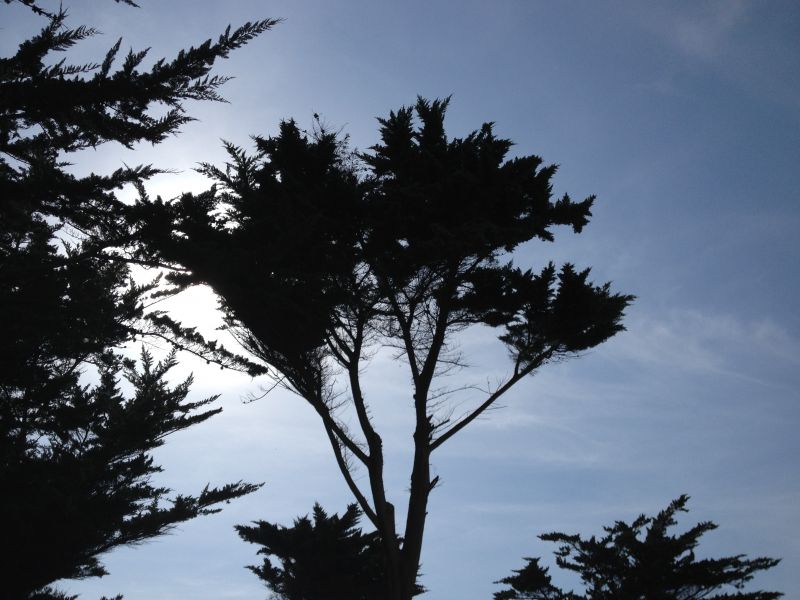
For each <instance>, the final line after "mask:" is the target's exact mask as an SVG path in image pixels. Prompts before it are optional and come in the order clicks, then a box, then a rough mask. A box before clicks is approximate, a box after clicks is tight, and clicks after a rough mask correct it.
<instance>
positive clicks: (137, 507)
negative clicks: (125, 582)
mask: <svg viewBox="0 0 800 600" xmlns="http://www.w3.org/2000/svg"><path fill="white" fill-rule="evenodd" d="M9 3H10V2H9V0H6V4H9ZM125 3H127V4H133V3H131V2H125ZM22 4H24V5H26V6H28V7H29V8H31V9H33V10H34V12H36V13H37V14H39V15H43V16H44V18H45V19H46V21H47V23H46V25H45V26H44V28H43V29H42V30H41V32H40V33H39V34H38V35H35V36H33V37H32V38H30V39H28V40H26V41H24V42H23V43H22V44H20V46H19V49H18V51H17V52H16V54H14V55H13V56H10V57H6V58H2V59H0V196H2V198H3V202H2V203H0V314H1V315H2V325H0V326H1V327H2V331H1V333H2V337H3V345H2V348H0V487H1V488H2V489H3V492H4V493H3V494H2V499H0V514H2V519H3V521H2V531H3V541H4V547H5V548H6V549H8V550H9V552H7V553H6V557H5V558H4V560H3V561H2V567H0V574H1V575H2V578H3V581H4V590H5V591H4V597H8V598H14V599H16V598H63V597H65V596H64V594H62V593H61V592H58V591H57V590H54V589H52V588H51V587H49V584H51V583H52V582H53V581H55V580H57V579H60V578H81V577H90V576H98V575H102V574H104V573H105V570H104V569H103V567H102V565H101V564H100V562H99V557H100V556H101V555H102V554H103V553H104V552H106V551H108V550H110V549H112V548H114V547H117V546H121V545H130V544H136V543H139V542H141V541H143V540H146V539H148V538H151V537H153V536H156V535H159V534H161V533H163V532H164V531H166V530H168V529H169V528H170V527H171V526H172V525H173V524H175V523H179V522H181V521H185V520H186V519H190V518H192V517H194V516H197V515H202V514H208V513H209V512H214V511H216V510H217V509H216V508H214V507H215V506H216V505H218V504H219V503H221V502H223V501H227V500H230V499H233V498H236V497H238V496H241V495H243V494H246V493H248V492H251V491H253V490H254V489H256V488H257V486H254V485H250V484H244V483H241V482H240V483H234V484H228V485H224V486H222V487H218V488H210V487H206V488H205V489H204V490H202V491H201V492H200V493H199V494H197V495H194V496H190V495H178V496H174V497H172V496H171V495H170V490H169V489H167V488H164V487H159V486H155V485H153V484H152V483H151V475H152V474H154V473H156V472H158V471H159V470H160V468H159V467H158V466H157V465H156V464H154V463H153V459H152V457H151V455H150V451H151V450H152V449H154V448H156V447H157V446H159V445H160V444H161V443H162V441H163V438H164V436H166V435H168V434H169V433H172V432H174V431H178V430H181V429H184V428H186V427H189V426H190V425H193V424H195V423H199V422H201V421H203V420H205V419H207V418H209V417H210V416H212V415H213V414H215V413H217V412H219V410H220V409H209V408H208V406H207V405H208V403H209V402H211V401H212V400H213V398H209V399H207V400H201V401H195V402H191V401H187V394H188V390H189V381H186V382H184V383H182V384H179V385H177V386H175V387H170V386H169V385H167V384H166V382H165V380H164V378H165V376H166V374H167V372H168V371H169V369H170V368H172V366H173V365H174V363H175V361H174V358H173V357H169V358H168V359H166V360H165V361H162V362H155V361H153V359H152V358H151V357H150V356H149V355H148V354H147V353H144V354H143V355H142V361H141V367H140V368H137V367H136V366H135V365H134V363H132V362H131V361H126V360H123V359H122V358H121V356H120V355H119V353H118V352H117V349H118V348H119V347H120V346H121V345H123V344H125V343H127V342H130V341H132V340H133V339H134V337H135V336H136V335H137V334H140V333H144V334H149V335H162V336H163V335H165V332H169V334H170V335H172V332H173V330H177V331H178V333H179V334H181V335H182V336H183V338H184V339H186V340H187V341H186V344H187V345H188V346H189V347H190V349H193V348H196V347H199V344H200V343H201V341H203V340H202V339H201V338H200V337H199V336H197V335H196V333H195V332H193V331H191V330H182V329H180V328H179V327H178V326H177V325H176V324H175V323H173V322H171V321H169V320H164V318H163V317H162V316H161V315H159V314H157V313H155V314H149V315H147V314H145V309H144V300H145V297H146V295H147V294H148V293H149V292H151V291H152V290H153V289H154V286H155V284H147V285H136V284H134V283H132V282H131V281H130V274H129V269H128V266H127V264H126V262H124V260H123V259H125V260H127V257H125V256H124V253H123V252H121V251H120V250H119V249H118V248H121V247H122V246H123V245H124V243H125V235H126V231H127V228H126V225H125V223H124V222H123V221H122V220H121V216H122V213H123V211H124V203H123V202H122V201H120V200H119V199H118V198H117V197H116V195H115V193H116V191H117V190H119V189H120V188H121V187H122V186H124V185H126V184H136V185H139V184H141V182H142V181H143V180H145V179H146V178H148V177H150V176H152V175H153V174H155V173H157V172H159V171H158V169H155V168H153V167H150V166H141V167H134V168H123V169H119V170H118V171H116V172H114V173H112V174H110V175H97V174H91V175H88V176H85V177H79V176H76V175H74V174H72V173H70V172H69V171H68V170H67V169H66V167H67V164H68V163H67V162H66V161H67V159H68V158H69V156H70V155H71V154H72V153H74V152H76V151H78V150H81V149H85V148H91V147H97V146H99V145H100V144H104V143H107V142H118V143H121V144H123V145H125V146H128V147H130V146H132V145H133V144H134V143H136V142H139V141H148V142H152V143H158V142H160V141H161V140H163V139H164V138H166V137H167V136H169V135H171V134H173V133H175V132H177V130H178V129H179V127H180V126H181V125H183V124H185V123H186V122H187V121H189V120H191V118H190V117H189V116H187V115H186V114H185V112H184V108H183V103H184V102H185V101H187V100H191V99H206V100H221V97H220V96H219V95H218V93H217V89H218V88H219V86H220V85H222V83H224V81H225V78H224V77H220V76H216V75H210V74H209V73H210V70H211V68H212V66H213V64H214V62H215V61H216V60H217V59H219V58H224V57H225V56H227V55H228V53H229V52H230V51H231V50H234V49H236V48H238V47H240V46H242V45H243V44H245V43H246V42H247V41H249V40H250V39H252V38H253V37H254V36H256V35H257V34H259V33H260V32H262V31H265V30H266V29H268V28H270V27H271V26H272V25H273V24H274V21H272V20H265V21H259V22H256V23H247V24H246V25H244V26H243V27H241V28H239V29H237V30H235V31H231V30H230V29H228V30H227V31H226V32H225V33H224V34H223V35H222V36H220V38H219V39H218V40H217V41H216V42H213V43H212V42H211V41H210V40H209V41H208V42H205V43H204V44H201V45H200V46H198V47H197V48H190V49H188V50H185V51H182V52H180V53H179V54H178V56H177V57H176V58H175V59H174V60H172V61H166V60H164V59H162V60H159V61H156V62H155V64H154V65H153V66H152V67H150V68H149V69H142V63H143V61H144V59H145V57H146V54H147V53H146V51H144V52H133V51H131V52H129V53H128V54H127V56H126V57H125V58H124V59H123V60H122V65H121V66H120V68H118V69H113V68H112V67H113V63H114V60H115V58H116V55H117V54H118V52H119V49H120V46H121V41H118V42H117V43H116V44H115V45H114V46H113V47H112V48H111V49H110V50H109V51H108V53H107V54H106V55H105V57H104V58H103V60H102V61H100V62H98V63H97V64H82V65H70V64H68V63H66V60H62V61H57V62H55V63H53V62H52V61H50V58H51V56H52V53H58V52H64V51H66V50H68V49H69V48H71V47H72V46H73V45H74V44H76V43H77V42H79V41H80V40H82V39H85V38H87V37H89V36H91V35H93V34H94V33H95V31H94V30H93V29H91V28H88V27H83V26H81V27H77V28H74V29H70V28H67V27H66V25H65V19H66V13H65V11H64V10H62V9H59V11H58V12H56V13H54V14H50V13H48V12H47V11H45V10H43V9H42V8H41V7H40V6H39V5H38V3H36V2H34V1H32V0H23V1H22ZM157 107H161V108H163V109H165V110H164V111H163V116H161V117H154V116H152V114H153V113H152V109H154V108H157ZM115 248H116V250H115ZM203 352H204V353H205V355H206V357H207V358H208V359H209V360H215V361H217V362H219V363H221V364H224V365H230V366H233V367H238V368H242V369H247V368H248V365H249V363H248V362H247V361H241V360H239V359H238V358H237V357H235V356H234V355H232V354H230V353H227V352H225V351H224V350H222V349H219V348H210V347H208V344H204V345H203ZM92 373H93V374H94V375H95V376H96V379H97V380H99V383H96V384H87V383H86V381H85V380H82V379H81V376H82V375H83V374H87V375H89V374H92ZM123 374H124V377H125V378H126V379H127V380H128V382H129V384H130V385H131V386H132V388H133V391H132V392H131V393H128V394H123V393H122V392H121V391H120V389H119V388H118V385H117V384H118V381H119V378H120V376H121V375H123Z"/></svg>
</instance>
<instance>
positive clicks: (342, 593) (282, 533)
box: [236, 504, 423, 600]
mask: <svg viewBox="0 0 800 600" xmlns="http://www.w3.org/2000/svg"><path fill="white" fill-rule="evenodd" d="M360 518H361V511H360V510H359V508H358V506H357V505H355V504H351V505H349V506H348V507H347V510H346V511H345V512H344V514H342V516H341V517H340V516H339V515H337V514H333V515H331V516H328V515H327V513H326V512H325V511H324V510H323V509H322V507H321V506H320V505H319V504H315V505H314V510H313V520H312V519H309V518H308V516H305V517H299V518H297V519H295V521H294V525H293V526H292V527H282V526H280V525H275V524H273V523H269V522H267V521H258V522H256V523H254V524H253V526H244V525H239V526H237V527H236V530H237V531H238V532H239V535H240V536H241V538H242V539H243V540H245V541H247V542H250V543H252V544H258V545H259V546H262V548H260V549H259V551H258V553H259V554H263V555H264V556H265V558H264V562H263V563H262V564H261V565H260V566H250V567H248V569H250V570H251V571H253V573H255V574H256V575H257V576H258V577H259V579H261V580H262V581H263V582H264V583H265V585H266V586H267V587H268V589H269V590H270V591H272V592H274V594H275V595H276V597H278V598H281V599H282V600H374V599H375V598H381V597H383V596H384V593H385V590H384V588H383V586H384V585H385V578H384V573H383V572H384V561H383V554H382V552H381V545H380V540H379V538H378V534H377V532H372V533H366V534H365V533H362V531H361V529H359V528H358V522H359V519H360ZM269 556H275V557H276V558H277V559H278V560H279V561H280V566H275V565H274V564H273V563H272V562H271V561H270V559H269ZM422 591H423V590H422V588H419V589H418V590H417V593H422Z"/></svg>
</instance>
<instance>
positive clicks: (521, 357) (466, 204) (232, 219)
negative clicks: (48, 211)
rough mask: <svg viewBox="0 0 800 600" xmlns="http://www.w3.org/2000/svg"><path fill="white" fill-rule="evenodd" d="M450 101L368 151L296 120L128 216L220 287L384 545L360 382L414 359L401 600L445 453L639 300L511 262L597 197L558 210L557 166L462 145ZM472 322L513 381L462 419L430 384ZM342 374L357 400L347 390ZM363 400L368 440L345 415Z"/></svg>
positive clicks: (380, 497)
mask: <svg viewBox="0 0 800 600" xmlns="http://www.w3.org/2000/svg"><path fill="white" fill-rule="evenodd" d="M447 104H448V101H447V100H444V101H433V102H429V101H427V100H424V99H419V100H418V101H417V103H416V106H415V107H413V108H402V109H400V110H398V111H396V112H392V113H390V115H389V116H388V117H387V118H386V119H380V120H379V121H380V125H381V129H380V136H381V141H380V143H379V144H377V145H375V146H374V147H372V148H371V152H368V153H365V154H359V153H355V152H353V151H351V150H350V149H349V148H348V146H347V140H346V139H342V138H339V137H337V135H336V134H334V133H331V132H329V131H327V130H325V129H324V128H323V127H321V126H319V124H318V123H317V126H316V128H315V130H314V131H313V132H312V133H311V134H308V133H306V132H303V131H301V130H300V129H299V128H298V126H297V125H296V124H295V122H294V121H286V122H283V123H282V124H281V126H280V131H279V133H278V135H277V136H275V137H270V138H260V137H256V138H254V139H255V142H256V147H257V153H256V154H255V155H253V156H250V155H248V154H247V153H246V152H244V151H243V150H242V149H240V148H238V147H236V146H233V145H231V144H228V145H227V149H228V153H229V155H230V157H231V160H230V163H229V164H228V165H226V167H225V168H224V169H221V168H217V167H214V166H211V165H203V166H202V168H201V171H202V172H203V173H205V174H207V175H209V176H210V177H211V178H212V179H214V180H216V182H217V184H216V185H215V186H214V187H213V188H212V189H210V190H208V191H207V192H205V193H202V194H185V195H183V196H181V197H180V198H178V199H176V200H175V201H171V202H164V201H162V200H161V199H160V198H159V199H156V200H155V201H153V200H150V199H149V198H148V197H147V196H146V194H144V193H142V197H141V200H140V202H139V203H138V204H137V206H135V207H134V208H133V209H132V210H131V211H130V212H129V218H130V220H131V224H132V225H133V226H135V227H136V228H138V235H139V241H140V242H141V248H140V249H139V254H138V255H137V257H138V258H139V259H141V260H143V261H152V262H159V263H166V264H170V265H172V266H174V267H179V268H182V269H183V270H181V271H178V272H175V273H173V274H171V275H170V280H171V282H172V283H173V284H175V285H176V286H177V288H181V287H183V286H189V285H194V284H207V285H209V286H211V287H212V288H213V289H214V291H215V292H216V293H217V294H218V296H219V297H220V298H221V309H222V310H223V312H224V315H225V322H226V324H227V327H228V328H229V330H230V331H232V332H233V333H234V335H236V336H237V337H238V339H239V340H240V341H241V343H242V344H243V346H244V347H245V348H247V349H248V350H249V351H250V352H251V353H252V354H253V355H254V356H256V357H257V358H259V359H261V360H262V361H264V362H265V363H266V364H268V365H269V366H270V367H272V369H273V370H274V371H273V374H274V375H275V377H276V378H278V380H279V381H280V382H281V383H282V384H284V385H286V386H287V387H289V388H290V389H292V390H293V391H295V392H296V393H297V394H299V395H300V396H301V397H302V398H304V399H305V400H306V401H307V402H308V403H310V404H311V406H312V407H313V408H314V409H315V410H316V411H317V413H318V414H319V415H320V417H321V418H322V422H323V424H324V426H325V430H326V433H327V436H328V438H329V440H330V442H331V446H332V449H333V451H334V454H335V456H336V459H337V463H338V465H339V468H340V470H341V471H342V474H343V476H344V477H345V480H346V481H347V483H348V485H349V487H350V489H351V491H352V492H353V494H354V495H355V497H356V499H357V500H358V502H359V505H360V507H361V508H362V510H363V511H364V513H365V515H366V516H367V518H369V519H370V521H371V522H372V523H373V525H374V526H375V527H376V529H377V530H378V532H379V534H380V536H381V539H383V540H394V539H396V537H397V532H396V530H395V522H394V519H395V517H394V506H393V505H392V503H391V502H389V501H388V499H387V498H386V496H385V490H384V485H383V450H382V441H381V437H380V435H379V433H378V432H377V431H375V429H374V428H373V426H372V421H371V418H370V407H369V404H368V403H367V401H366V399H365V397H364V395H363V392H362V390H361V386H360V374H361V369H362V367H363V361H364V360H365V359H366V357H368V356H369V355H370V354H371V353H372V352H375V351H377V349H378V348H380V347H386V346H389V347H394V348H397V349H398V350H399V352H400V354H401V355H402V356H404V357H405V358H406V359H407V362H408V365H409V369H410V376H411V377H410V379H411V381H412V385H413V390H412V393H411V394H409V396H412V397H413V398H414V411H415V420H416V431H415V434H414V455H415V458H414V466H413V471H412V474H411V486H410V494H409V499H408V507H409V508H408V515H409V516H408V519H407V522H406V528H405V532H404V535H403V536H402V537H403V538H404V540H405V541H404V542H403V545H402V547H401V548H400V549H398V548H397V547H396V546H394V545H392V544H388V543H384V545H383V552H384V556H385V560H386V561H387V565H389V566H388V567H387V578H389V579H390V580H391V581H392V582H393V583H390V585H389V588H390V589H391V590H392V592H391V594H390V597H392V598H394V599H395V600H400V599H401V598H402V599H403V600H408V598H410V597H411V594H412V591H413V589H414V585H415V584H416V583H415V580H416V575H417V570H418V566H419V556H420V552H421V544H422V537H423V531H424V523H425V518H426V514H427V512H426V506H427V499H428V494H429V493H430V491H431V490H432V489H433V487H434V486H435V485H436V482H437V478H435V477H432V476H431V474H430V456H431V453H432V452H433V451H434V450H435V449H436V448H438V447H439V446H440V445H441V444H443V443H444V442H445V441H447V440H448V439H449V438H450V437H451V436H453V435H455V434H456V433H457V432H458V431H460V430H461V429H462V428H463V427H465V426H466V425H468V424H469V423H470V422H471V421H472V420H474V419H475V418H477V417H478V416H479V415H480V414H482V413H483V412H484V411H485V410H486V409H487V408H488V407H489V406H491V405H492V404H493V403H494V402H495V401H496V400H497V399H498V398H499V397H500V396H501V395H502V394H503V393H505V392H506V391H507V390H508V389H509V388H510V387H511V386H513V385H514V384H516V383H517V382H518V381H520V380H521V379H522V378H524V377H525V376H526V375H528V374H531V373H533V372H534V371H536V369H538V368H539V367H540V366H542V365H543V364H545V363H546V362H548V361H551V360H557V359H561V358H564V357H568V356H573V355H576V354H578V353H580V352H581V351H583V350H586V349H588V348H592V347H594V346H596V345H597V344H599V343H601V342H603V341H604V340H606V339H608V338H609V337H611V336H613V335H614V334H616V333H617V332H619V331H621V330H622V329H623V327H622V324H621V319H622V315H623V311H624V309H625V307H626V306H627V305H628V304H629V303H630V302H631V300H632V298H633V297H632V296H629V295H624V294H615V293H612V292H611V290H610V286H609V285H608V284H604V285H600V286H596V285H594V284H592V283H591V282H590V281H589V279H588V274H589V271H588V270H576V269H575V267H573V266H572V265H564V266H563V267H562V268H560V269H556V268H555V266H554V265H552V264H546V266H544V268H543V269H542V270H541V271H540V272H538V273H535V272H534V271H532V270H521V269H519V268H516V267H515V266H514V265H513V264H512V263H511V262H508V258H509V257H508V253H509V252H511V251H513V250H514V249H515V248H517V247H518V246H519V245H520V244H522V243H524V242H528V241H531V240H541V241H546V242H549V241H552V240H553V238H554V232H553V230H554V228H555V227H556V226H560V225H565V226H569V227H570V228H571V229H572V230H573V231H574V232H580V231H581V230H582V228H583V227H584V226H585V225H586V223H587V222H588V219H589V217H590V216H591V213H590V208H591V206H592V202H593V198H592V197H589V198H587V199H585V200H583V201H581V202H573V201H572V200H571V199H570V198H569V196H566V195H565V196H563V197H561V198H559V199H553V197H552V185H551V178H552V176H553V174H554V173H555V171H556V169H555V167H554V166H543V165H542V160H541V159H540V158H539V157H536V156H527V157H520V158H515V159H510V160H509V159H507V154H508V151H509V149H510V147H511V142H510V141H509V140H505V139H500V138H497V137H495V135H494V133H493V131H492V125H491V124H488V123H487V124H484V125H483V126H482V127H481V128H480V130H478V131H475V132H473V133H471V134H469V135H468V136H466V137H465V138H463V139H459V138H457V139H448V138H447V136H446V134H445V129H444V116H445V111H446V108H447ZM415 118H416V120H415ZM503 258H505V261H506V262H505V263H502V262H501V259H503ZM474 324H485V325H489V326H491V327H495V328H498V329H499V330H500V331H499V336H498V337H499V339H500V340H501V341H502V342H503V343H505V345H506V347H507V348H508V351H509V353H510V355H511V359H512V365H513V367H512V372H511V375H510V376H509V378H508V379H507V380H506V381H505V382H504V383H502V384H501V385H499V386H498V387H497V388H495V389H493V390H489V391H488V392H487V394H486V396H485V397H484V398H481V399H480V400H479V402H478V403H477V405H475V406H474V408H473V409H472V410H471V412H468V413H467V414H466V415H464V416H463V418H461V419H459V420H455V421H451V420H450V417H451V416H452V415H451V413H450V412H449V411H448V409H447V407H443V404H442V402H437V401H436V400H435V399H434V398H433V397H432V396H433V392H432V389H433V388H432V384H433V382H434V379H435V377H436V376H437V374H439V373H440V372H441V371H442V369H447V368H449V367H452V366H453V364H458V360H457V359H456V358H454V355H453V354H451V353H450V351H451V350H452V349H453V344H454V339H453V334H454V333H455V332H457V331H459V330H461V329H463V328H465V327H467V326H470V325H474ZM337 372H340V373H344V374H345V377H344V378H339V379H338V382H341V381H342V379H344V380H345V381H347V382H348V384H349V395H343V394H342V392H343V390H341V389H340V388H338V389H337V387H336V382H337V379H336V378H335V374H336V373H337ZM346 393H347V392H345V394H346ZM348 397H349V398H351V399H352V402H353V408H354V409H355V413H356V415H357V417H358V430H356V431H353V430H352V429H348V428H347V427H346V426H345V424H344V422H342V421H340V417H339V415H338V414H337V409H338V408H339V407H340V406H341V403H342V402H343V401H344V400H343V398H348ZM357 465H361V466H363V467H364V468H365V469H366V470H367V473H368V475H369V492H367V493H365V491H364V490H362V489H360V488H359V486H358V485H357V483H356V480H355V478H354V477H353V470H354V469H355V468H356V467H357ZM368 494H371V496H372V501H371V502H370V500H368V498H367V496H368Z"/></svg>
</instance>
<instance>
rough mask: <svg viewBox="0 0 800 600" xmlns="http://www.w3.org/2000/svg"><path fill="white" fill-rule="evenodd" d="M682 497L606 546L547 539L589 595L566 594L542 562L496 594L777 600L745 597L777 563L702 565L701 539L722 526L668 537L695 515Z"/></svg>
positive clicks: (622, 528)
mask: <svg viewBox="0 0 800 600" xmlns="http://www.w3.org/2000/svg"><path fill="white" fill-rule="evenodd" d="M688 500H689V498H688V496H685V495H684V496H681V497H680V498H678V499H677V500H675V501H673V502H672V503H671V504H670V505H669V507H667V508H666V509H665V510H663V511H661V512H660V513H658V515H657V516H655V517H646V516H645V515H641V516H639V517H638V518H637V519H636V520H635V521H633V522H632V523H630V524H627V523H623V522H622V521H617V522H616V523H615V524H614V525H613V526H612V527H604V528H603V529H604V530H605V532H606V535H604V536H603V537H601V538H599V539H598V538H596V537H594V536H592V537H591V538H589V539H583V538H581V537H580V535H566V534H564V533H548V534H544V535H540V536H539V538H540V539H542V540H545V541H547V542H555V543H557V544H560V546H559V549H558V550H557V551H556V552H555V555H556V564H558V566H559V567H560V568H562V569H567V570H569V571H573V572H575V573H578V574H579V575H580V577H581V581H582V582H583V584H584V586H585V592H584V593H583V594H575V593H573V592H564V591H562V590H561V589H559V588H558V587H556V586H554V585H553V584H552V580H551V578H550V575H548V573H547V571H548V569H547V568H545V567H542V566H540V565H539V559H538V558H526V559H525V560H527V561H528V564H527V565H525V567H523V568H522V569H520V570H518V571H514V573H516V574H515V575H512V576H510V577H506V578H505V579H501V580H500V581H498V582H497V583H504V584H506V585H509V586H511V587H510V588H508V589H505V590H502V591H500V592H496V593H495V595H494V598H495V600H703V599H705V600H727V599H733V598H737V599H741V600H775V599H776V598H780V597H781V596H782V595H783V594H780V593H778V592H744V591H742V590H743V589H744V587H745V584H747V582H749V581H750V580H752V579H753V576H754V574H755V573H757V572H758V571H764V570H766V569H771V568H772V567H774V566H775V565H777V564H778V562H780V561H779V560H777V559H774V558H754V559H747V558H745V556H744V555H743V554H739V555H736V556H729V557H726V558H714V559H712V558H707V559H700V560H698V559H697V558H696V557H695V548H697V545H698V544H699V540H700V537H701V536H702V535H703V534H705V533H707V532H709V531H712V530H714V529H716V528H717V525H715V524H714V523H712V522H710V521H706V522H703V523H698V524H697V525H695V526H694V527H692V528H691V529H690V530H689V531H687V532H685V533H682V534H678V535H669V534H668V532H667V530H668V529H669V528H670V527H673V526H674V525H675V524H676V523H677V521H676V520H675V515H676V513H678V512H688V511H687V510H686V508H685V507H686V502H687V501H688Z"/></svg>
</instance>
